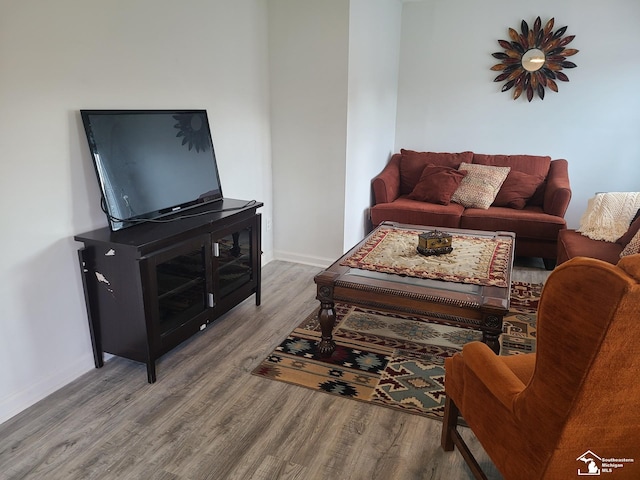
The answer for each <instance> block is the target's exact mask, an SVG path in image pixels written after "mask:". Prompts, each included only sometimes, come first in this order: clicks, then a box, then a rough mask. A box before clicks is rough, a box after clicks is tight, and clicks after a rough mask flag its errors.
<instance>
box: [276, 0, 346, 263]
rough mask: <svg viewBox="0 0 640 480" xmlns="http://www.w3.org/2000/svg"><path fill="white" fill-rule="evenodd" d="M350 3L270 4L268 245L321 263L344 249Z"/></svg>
mask: <svg viewBox="0 0 640 480" xmlns="http://www.w3.org/2000/svg"><path fill="white" fill-rule="evenodd" d="M348 33H349V2H348V1H346V0H323V1H321V2H319V1H316V0H270V1H269V55H270V85H271V132H272V145H273V149H272V157H273V202H274V223H273V229H274V245H275V256H276V257H277V258H281V259H285V260H292V261H302V262H305V263H311V264H319V265H322V264H324V265H326V264H328V263H330V262H331V261H332V260H331V259H334V258H336V254H338V255H337V256H339V253H340V252H341V251H342V239H343V228H344V227H343V225H344V204H345V198H344V188H345V155H346V138H347V135H346V125H347V65H348V63H347V62H348V58H347V56H348Z"/></svg>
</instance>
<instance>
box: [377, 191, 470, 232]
mask: <svg viewBox="0 0 640 480" xmlns="http://www.w3.org/2000/svg"><path fill="white" fill-rule="evenodd" d="M463 211H464V207H463V206H462V205H458V204H457V203H450V204H449V205H438V204H436V203H427V202H419V201H418V200H411V199H410V198H408V197H407V196H401V197H399V198H397V199H395V200H394V201H393V202H391V203H379V204H376V205H374V206H373V207H371V210H370V213H371V223H372V224H373V225H374V226H377V225H379V224H380V223H382V222H384V221H389V222H398V223H406V224H409V225H427V226H433V227H449V228H459V227H460V216H461V215H462V212H463Z"/></svg>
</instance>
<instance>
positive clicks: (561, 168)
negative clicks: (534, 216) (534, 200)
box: [542, 159, 571, 218]
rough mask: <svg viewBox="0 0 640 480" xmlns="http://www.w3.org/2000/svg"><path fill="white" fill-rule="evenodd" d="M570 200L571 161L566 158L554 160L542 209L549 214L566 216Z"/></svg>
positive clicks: (550, 166)
mask: <svg viewBox="0 0 640 480" xmlns="http://www.w3.org/2000/svg"><path fill="white" fill-rule="evenodd" d="M570 200H571V185H570V183H569V163H568V162H567V161H566V160H565V159H558V160H552V161H551V164H550V165H549V174H548V175H547V186H546V189H545V192H544V203H543V206H542V209H543V210H544V212H545V213H548V214H549V215H555V216H556V217H562V218H564V214H565V213H566V211H567V208H568V207H569V201H570Z"/></svg>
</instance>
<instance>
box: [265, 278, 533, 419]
mask: <svg viewBox="0 0 640 480" xmlns="http://www.w3.org/2000/svg"><path fill="white" fill-rule="evenodd" d="M541 289H542V284H528V283H521V282H513V283H512V285H511V309H510V312H509V314H508V316H506V317H505V319H504V330H503V331H504V333H503V335H501V337H500V343H501V350H500V354H501V355H518V354H522V353H528V352H534V351H535V345H536V310H537V306H538V300H539V298H540V292H541ZM336 316H337V319H336V326H335V328H334V332H333V338H334V340H335V341H336V350H335V351H334V353H333V354H332V355H331V357H329V358H322V357H320V356H318V355H317V354H316V351H315V344H316V343H317V341H318V340H319V339H320V326H319V324H318V321H317V319H316V312H313V313H312V314H310V315H309V316H308V317H307V318H306V319H305V320H304V321H303V322H302V323H301V324H300V325H299V326H298V327H297V328H295V329H294V331H293V332H291V333H290V334H289V336H287V338H286V339H285V340H284V341H283V342H282V343H281V344H280V345H279V346H278V347H277V348H276V349H275V350H274V351H273V352H272V353H271V354H270V355H269V356H268V357H267V358H266V359H265V360H264V361H262V363H261V364H260V365H259V366H258V367H257V368H255V369H254V371H253V372H252V373H253V374H254V375H259V376H263V377H266V378H270V379H273V380H280V381H283V382H287V383H292V384H295V385H300V386H303V387H307V388H311V389H313V390H318V391H322V392H327V393H330V394H334V395H340V396H343V397H347V398H351V399H355V400H360V401H364V402H371V403H374V404H376V405H382V406H385V407H390V408H395V409H399V410H402V411H404V412H408V413H414V414H418V415H424V416H427V417H431V418H436V419H441V418H442V415H443V413H444V373H445V372H444V359H445V358H446V357H449V356H452V355H453V354H454V353H456V352H458V351H460V350H461V349H462V346H463V345H464V344H465V343H467V342H470V341H474V340H480V339H481V337H482V334H481V333H480V332H478V331H475V330H471V329H464V328H458V327H450V326H446V325H440V324H436V323H429V322H428V321H427V322H425V321H424V319H422V320H421V321H419V320H417V318H416V317H415V316H409V315H400V314H392V313H383V312H379V311H375V310H369V309H364V308H360V307H354V306H350V305H345V304H337V305H336Z"/></svg>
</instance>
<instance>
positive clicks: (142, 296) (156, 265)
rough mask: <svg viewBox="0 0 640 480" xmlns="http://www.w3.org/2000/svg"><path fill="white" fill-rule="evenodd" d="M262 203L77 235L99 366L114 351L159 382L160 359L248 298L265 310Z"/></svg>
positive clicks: (225, 203) (226, 205)
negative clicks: (144, 368)
mask: <svg viewBox="0 0 640 480" xmlns="http://www.w3.org/2000/svg"><path fill="white" fill-rule="evenodd" d="M262 205H263V204H262V203H260V202H247V201H244V200H235V199H227V198H225V199H223V200H222V201H221V202H215V203H213V204H206V205H203V206H201V207H196V208H191V209H189V210H188V213H187V212H183V213H182V214H180V213H178V214H177V215H178V216H180V215H183V216H182V217H179V218H174V219H171V217H164V219H163V220H165V219H166V220H172V221H162V222H158V223H155V222H149V223H144V224H141V225H136V226H133V227H129V228H126V229H122V230H118V231H116V232H113V231H111V230H110V229H109V228H108V227H104V228H101V229H98V230H93V231H91V232H87V233H83V234H81V235H76V236H75V237H74V238H75V240H77V241H79V242H82V243H83V244H84V247H83V248H81V249H79V251H78V256H79V261H80V269H81V270H80V271H81V274H82V281H83V287H84V294H85V301H86V305H87V315H88V319H89V329H90V332H91V343H92V346H93V354H94V360H95V365H96V368H100V367H102V366H103V365H104V352H107V353H111V354H114V355H118V356H121V357H125V358H129V359H131V360H135V361H138V362H143V363H145V364H146V365H147V379H148V381H149V383H153V382H155V381H156V360H157V359H158V358H159V357H160V356H162V355H164V354H165V353H166V352H168V351H169V350H171V349H172V348H174V347H176V346H177V345H178V344H180V343H181V342H183V341H184V340H186V339H187V338H189V337H191V336H192V335H194V334H195V333H197V332H199V331H200V330H203V329H204V328H206V326H207V325H208V324H209V323H211V322H212V321H214V320H215V319H217V318H219V317H220V316H221V315H222V314H224V313H226V312H227V311H229V310H230V309H231V308H233V307H235V306H236V305H237V304H238V303H240V302H242V301H243V300H245V299H246V298H248V297H249V296H251V295H253V294H255V301H256V305H260V270H261V268H260V267H261V264H260V262H261V254H262V252H261V249H260V243H261V222H260V219H261V215H260V214H259V213H257V212H256V210H257V209H258V208H260V207H261V206H262ZM212 207H213V208H212Z"/></svg>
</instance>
